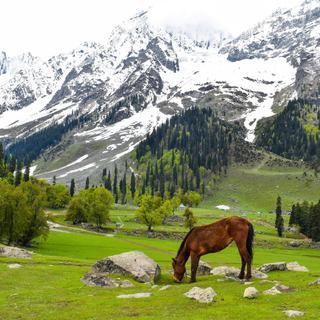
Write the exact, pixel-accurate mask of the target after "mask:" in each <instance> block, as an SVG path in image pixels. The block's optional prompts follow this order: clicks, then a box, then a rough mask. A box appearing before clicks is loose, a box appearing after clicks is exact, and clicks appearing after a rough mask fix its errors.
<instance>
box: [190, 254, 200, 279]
mask: <svg viewBox="0 0 320 320" xmlns="http://www.w3.org/2000/svg"><path fill="white" fill-rule="evenodd" d="M199 259H200V257H199V256H198V255H197V254H195V253H193V252H191V280H190V282H196V276H197V270H198V265H199Z"/></svg>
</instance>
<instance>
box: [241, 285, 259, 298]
mask: <svg viewBox="0 0 320 320" xmlns="http://www.w3.org/2000/svg"><path fill="white" fill-rule="evenodd" d="M258 296H259V291H258V290H257V289H256V288H255V287H248V288H246V289H245V290H244V293H243V297H244V298H247V299H254V298H257V297H258Z"/></svg>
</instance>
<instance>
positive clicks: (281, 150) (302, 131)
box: [256, 99, 320, 162]
mask: <svg viewBox="0 0 320 320" xmlns="http://www.w3.org/2000/svg"><path fill="white" fill-rule="evenodd" d="M256 144H257V145H258V146H260V147H263V148H264V149H266V150H268V151H271V152H273V153H276V154H278V155H280V156H283V157H285V158H289V159H293V160H301V159H302V160H305V161H308V162H315V161H318V160H319V158H320V106H317V105H312V104H310V103H308V102H307V101H304V100H300V99H299V100H293V101H290V102H289V103H288V105H287V106H286V108H285V109H284V110H283V111H282V112H280V113H279V114H278V115H277V116H275V117H274V118H273V119H272V120H269V121H266V123H265V124H262V125H261V126H260V128H259V129H258V134H257V139H256Z"/></svg>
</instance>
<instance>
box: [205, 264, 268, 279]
mask: <svg viewBox="0 0 320 320" xmlns="http://www.w3.org/2000/svg"><path fill="white" fill-rule="evenodd" d="M239 273H240V269H238V268H234V267H226V266H221V267H216V268H212V270H211V271H210V274H212V275H214V276H225V277H226V278H228V279H229V280H231V278H234V279H238V276H239ZM252 277H253V278H256V279H265V278H268V275H267V274H265V273H263V272H261V271H258V270H253V271H252Z"/></svg>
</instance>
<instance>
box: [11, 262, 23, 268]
mask: <svg viewBox="0 0 320 320" xmlns="http://www.w3.org/2000/svg"><path fill="white" fill-rule="evenodd" d="M21 267H22V265H21V264H19V263H12V264H8V268H9V269H18V268H21Z"/></svg>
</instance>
